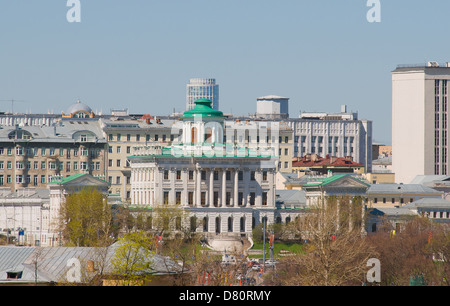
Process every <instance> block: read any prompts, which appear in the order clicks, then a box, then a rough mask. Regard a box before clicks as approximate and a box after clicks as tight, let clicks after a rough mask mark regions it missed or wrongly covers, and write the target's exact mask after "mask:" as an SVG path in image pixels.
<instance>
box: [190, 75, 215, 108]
mask: <svg viewBox="0 0 450 306" xmlns="http://www.w3.org/2000/svg"><path fill="white" fill-rule="evenodd" d="M198 99H208V100H211V101H212V106H211V107H212V108H213V109H215V110H218V109H219V85H218V84H216V79H202V78H194V79H190V80H189V83H188V84H187V85H186V110H191V109H193V108H194V107H195V103H194V102H195V101H196V100H198Z"/></svg>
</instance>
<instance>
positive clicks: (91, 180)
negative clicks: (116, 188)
mask: <svg viewBox="0 0 450 306" xmlns="http://www.w3.org/2000/svg"><path fill="white" fill-rule="evenodd" d="M62 185H63V186H64V187H66V188H67V187H85V186H88V187H97V188H108V187H109V184H108V183H107V182H105V181H103V180H101V179H99V178H96V177H94V176H92V175H83V176H81V177H78V178H75V179H73V180H70V181H68V182H64V183H63V184H62Z"/></svg>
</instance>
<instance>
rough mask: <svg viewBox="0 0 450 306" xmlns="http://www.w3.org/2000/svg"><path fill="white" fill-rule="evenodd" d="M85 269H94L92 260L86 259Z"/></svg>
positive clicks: (92, 270)
mask: <svg viewBox="0 0 450 306" xmlns="http://www.w3.org/2000/svg"><path fill="white" fill-rule="evenodd" d="M86 270H87V271H88V272H94V271H95V267H94V261H93V260H88V261H87V267H86Z"/></svg>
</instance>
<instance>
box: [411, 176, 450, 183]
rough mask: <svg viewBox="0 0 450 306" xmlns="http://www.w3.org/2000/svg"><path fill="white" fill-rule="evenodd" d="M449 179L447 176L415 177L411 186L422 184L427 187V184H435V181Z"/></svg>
mask: <svg viewBox="0 0 450 306" xmlns="http://www.w3.org/2000/svg"><path fill="white" fill-rule="evenodd" d="M448 179H450V176H448V175H417V176H416V177H415V178H414V179H413V180H412V181H411V184H422V185H427V184H428V183H432V182H436V181H445V180H448Z"/></svg>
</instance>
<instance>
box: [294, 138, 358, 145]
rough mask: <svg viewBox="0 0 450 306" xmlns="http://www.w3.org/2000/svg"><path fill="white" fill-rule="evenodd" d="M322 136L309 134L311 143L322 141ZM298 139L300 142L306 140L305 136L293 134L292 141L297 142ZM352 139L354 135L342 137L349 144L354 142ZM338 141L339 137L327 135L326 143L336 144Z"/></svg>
mask: <svg viewBox="0 0 450 306" xmlns="http://www.w3.org/2000/svg"><path fill="white" fill-rule="evenodd" d="M324 138H325V137H324V136H311V143H313V144H314V143H316V142H317V143H319V144H320V143H323V140H324ZM299 139H300V142H301V143H305V142H306V136H295V137H294V142H296V143H297V142H299ZM354 140H355V137H353V136H350V137H347V136H345V137H344V144H346V143H350V144H353V142H354ZM338 141H339V137H338V136H328V144H330V145H331V144H332V143H334V144H337V143H338Z"/></svg>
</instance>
